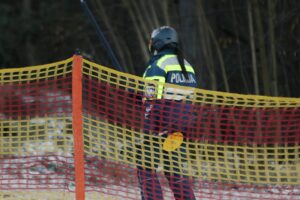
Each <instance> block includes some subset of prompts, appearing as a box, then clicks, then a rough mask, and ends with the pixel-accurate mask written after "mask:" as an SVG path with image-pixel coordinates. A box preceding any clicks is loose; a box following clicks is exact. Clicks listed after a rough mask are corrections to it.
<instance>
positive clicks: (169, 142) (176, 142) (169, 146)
mask: <svg viewBox="0 0 300 200" xmlns="http://www.w3.org/2000/svg"><path fill="white" fill-rule="evenodd" d="M182 142H183V135H182V133H180V132H175V133H173V134H170V135H168V137H167V138H166V140H165V141H164V144H163V149H164V150H165V151H174V150H176V149H177V148H178V147H180V145H181V144H182Z"/></svg>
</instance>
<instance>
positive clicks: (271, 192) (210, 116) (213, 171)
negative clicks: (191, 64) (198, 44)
mask: <svg viewBox="0 0 300 200" xmlns="http://www.w3.org/2000/svg"><path fill="white" fill-rule="evenodd" d="M149 85H150V86H151V87H152V88H159V89H163V90H165V91H166V90H167V91H169V92H170V91H172V94H171V96H172V95H173V96H176V99H177V100H170V99H158V100H155V99H151V100H149V99H145V95H144V94H145V90H146V88H147V87H148V86H149ZM187 90H188V91H190V93H189V95H188V96H185V95H183V93H184V94H185V93H186V92H184V91H187ZM154 91H155V90H154ZM156 91H157V90H156ZM0 94H1V97H0V134H1V135H0V199H5V200H8V199H34V200H35V199H74V198H76V199H84V198H85V199H141V195H142V194H141V192H142V193H143V195H144V197H145V199H162V198H163V197H164V199H176V198H177V199H193V198H194V197H195V199H270V200H271V199H300V198H299V196H300V145H299V143H300V99H299V98H283V97H266V96H255V95H240V94H232V93H222V92H215V91H207V90H201V89H194V90H192V89H191V88H184V87H179V86H175V85H168V84H165V85H160V83H158V82H153V81H146V80H144V79H142V78H140V77H137V76H133V75H130V74H126V73H122V72H118V71H115V70H111V69H108V68H106V67H103V66H100V65H98V64H95V63H92V62H90V61H87V60H84V59H81V57H80V56H74V57H73V58H70V59H67V60H64V61H61V62H57V63H53V64H48V65H43V66H34V67H26V68H19V69H5V70H0ZM168 95H169V96H170V93H169V94H168ZM178 97H179V98H178ZM174 132H181V133H182V134H183V142H182V144H180V146H179V147H178V148H175V150H170V151H166V150H164V149H163V146H164V144H165V143H166V142H165V141H166V140H168V139H167V137H168V136H170V135H172V134H173V133H174ZM169 142H170V141H169ZM170 144H172V141H171V143H170ZM174 144H175V143H174Z"/></svg>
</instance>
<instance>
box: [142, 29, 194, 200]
mask: <svg viewBox="0 0 300 200" xmlns="http://www.w3.org/2000/svg"><path fill="white" fill-rule="evenodd" d="M149 50H150V52H151V54H152V57H151V59H150V61H149V64H148V67H147V69H146V70H145V72H144V75H143V77H144V79H146V80H151V81H149V82H148V81H147V83H146V84H145V90H144V96H145V98H144V105H145V120H144V133H145V137H144V143H143V145H142V147H140V150H139V151H138V156H137V158H138V180H139V184H140V189H141V196H142V200H152V199H153V200H154V199H163V194H162V188H161V186H160V183H159V180H158V177H157V175H156V169H157V167H158V165H159V162H160V160H161V158H162V159H163V165H164V174H165V176H166V178H167V179H168V182H169V186H170V188H171V190H172V191H173V194H174V197H175V199H176V200H179V199H181V200H189V199H191V200H194V199H195V196H194V193H193V190H192V187H191V183H190V180H189V179H188V178H187V177H184V176H182V175H180V172H181V167H180V166H179V165H180V164H179V155H178V152H177V151H174V152H166V151H164V150H162V139H161V138H163V139H164V138H165V137H166V135H167V134H171V133H173V132H176V131H177V132H178V131H179V132H184V131H185V130H186V127H187V125H188V121H190V119H189V117H190V115H189V112H190V107H191V106H190V105H189V104H188V103H186V102H188V100H189V99H191V98H193V88H195V87H196V86H197V82H196V77H195V72H194V69H193V67H192V66H191V65H190V64H189V63H188V62H187V61H186V60H185V59H184V57H183V54H182V52H181V50H180V48H179V42H178V36H177V32H176V31H175V30H174V29H173V28H172V27H169V26H162V27H159V28H157V29H155V30H153V31H152V34H151V39H150V41H149ZM153 81H154V82H153ZM166 83H168V84H166ZM171 84H173V85H174V84H175V85H180V86H188V87H189V88H181V87H172V85H171ZM183 102H185V103H183ZM147 135H148V136H147ZM150 135H151V136H150ZM153 135H154V136H153Z"/></svg>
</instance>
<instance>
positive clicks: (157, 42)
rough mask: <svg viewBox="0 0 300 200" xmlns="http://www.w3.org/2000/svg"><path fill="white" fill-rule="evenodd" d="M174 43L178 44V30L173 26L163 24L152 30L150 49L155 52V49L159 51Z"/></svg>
mask: <svg viewBox="0 0 300 200" xmlns="http://www.w3.org/2000/svg"><path fill="white" fill-rule="evenodd" d="M172 43H173V44H175V45H177V44H178V36H177V32H176V31H175V29H174V28H172V27H169V26H162V27H159V28H157V29H154V30H153V31H152V33H151V40H150V43H149V50H150V52H151V53H153V52H154V50H157V51H159V50H160V49H161V48H163V47H164V46H165V45H167V44H172Z"/></svg>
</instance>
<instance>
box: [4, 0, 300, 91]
mask: <svg viewBox="0 0 300 200" xmlns="http://www.w3.org/2000/svg"><path fill="white" fill-rule="evenodd" d="M87 3H88V5H89V7H90V8H91V9H92V12H93V14H94V15H95V17H96V19H97V21H98V24H99V25H100V27H101V29H102V31H103V33H104V35H105V37H106V38H107V40H108V41H109V43H110V45H111V46H112V49H113V51H114V53H115V54H116V56H117V58H118V60H119V62H120V64H121V66H122V67H123V68H124V70H125V71H126V72H128V73H131V74H135V75H138V76H141V75H142V73H143V71H144V69H145V67H146V63H147V61H148V59H149V56H150V55H149V53H148V48H147V45H148V40H149V35H150V32H151V31H152V29H153V28H156V27H158V26H161V25H170V26H173V27H174V28H176V30H177V31H178V33H179V36H180V40H181V43H182V47H183V50H184V52H185V57H186V58H187V60H188V61H189V62H190V63H191V64H192V65H193V66H194V67H195V69H196V72H197V76H198V79H199V88H203V89H210V90H217V91H227V92H235V93H243V94H260V95H268V96H287V97H299V96H300V79H299V77H300V66H299V53H300V52H299V49H300V48H299V46H300V26H299V25H300V1H299V0H151V1H150V0H87ZM0 31H1V32H0V68H12V67H14V68H15V67H24V66H30V65H39V64H46V63H50V62H55V61H59V60H63V59H66V58H69V57H71V56H72V55H73V54H74V52H75V50H76V49H80V50H81V52H82V54H83V56H84V57H85V58H87V59H89V60H91V61H94V62H96V63H99V64H102V65H104V66H108V67H111V68H115V66H113V65H112V61H111V59H110V57H109V55H108V53H107V51H106V49H105V48H104V46H103V45H102V44H101V42H100V40H99V39H98V37H97V34H96V32H95V29H94V28H93V26H92V25H91V23H90V21H89V19H88V18H87V16H86V15H85V13H84V12H83V9H82V7H81V5H80V0H51V1H50V0H18V1H17V0H1V3H0ZM115 69H116V68H115Z"/></svg>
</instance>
